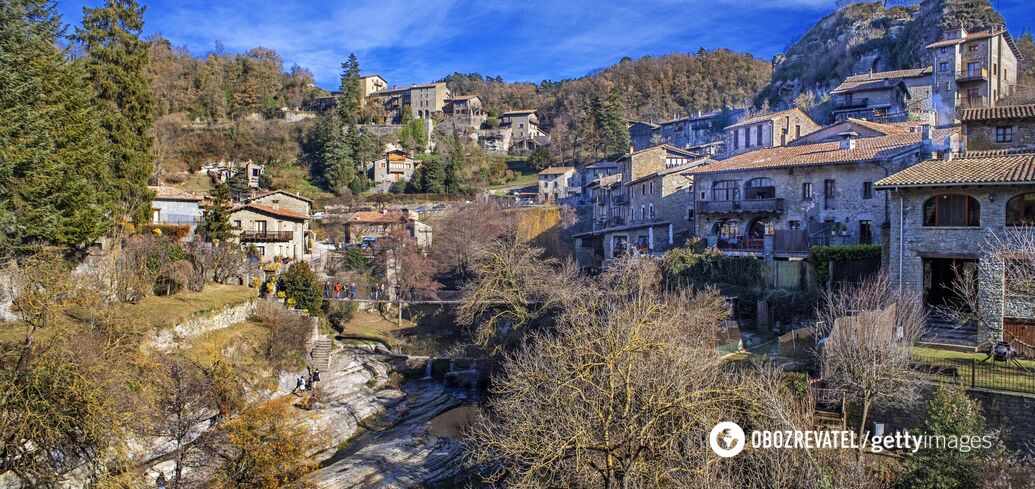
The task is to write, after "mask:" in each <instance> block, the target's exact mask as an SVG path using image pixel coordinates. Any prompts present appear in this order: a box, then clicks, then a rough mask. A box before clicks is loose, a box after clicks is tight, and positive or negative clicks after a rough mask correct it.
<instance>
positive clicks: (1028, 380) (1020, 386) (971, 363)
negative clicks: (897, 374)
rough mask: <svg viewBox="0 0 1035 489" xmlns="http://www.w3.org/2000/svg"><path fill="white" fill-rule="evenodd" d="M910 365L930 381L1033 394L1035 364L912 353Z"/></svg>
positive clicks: (1034, 389) (1034, 391)
mask: <svg viewBox="0 0 1035 489" xmlns="http://www.w3.org/2000/svg"><path fill="white" fill-rule="evenodd" d="M911 367H912V369H913V370H914V371H916V372H918V373H919V374H920V375H922V376H924V378H925V379H926V380H928V381H931V382H946V383H955V384H962V385H963V386H964V387H967V388H970V389H992V390H1000V391H1006V392H1022V393H1027V394H1035V367H1025V366H1023V365H1021V364H1019V363H1014V362H1012V361H1011V362H1010V363H1008V364H1003V363H993V362H992V361H991V360H989V361H987V362H983V361H980V360H978V359H976V358H942V357H931V356H926V355H913V364H912V365H911Z"/></svg>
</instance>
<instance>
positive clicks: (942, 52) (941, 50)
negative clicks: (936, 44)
mask: <svg viewBox="0 0 1035 489" xmlns="http://www.w3.org/2000/svg"><path fill="white" fill-rule="evenodd" d="M946 52H948V51H947V49H946V48H941V49H939V50H938V54H945V53H946Z"/></svg>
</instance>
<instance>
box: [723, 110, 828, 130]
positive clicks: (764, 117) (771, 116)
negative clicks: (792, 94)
mask: <svg viewBox="0 0 1035 489" xmlns="http://www.w3.org/2000/svg"><path fill="white" fill-rule="evenodd" d="M792 112H797V113H798V114H800V115H802V116H805V117H806V118H807V119H809V120H812V118H811V117H809V115H808V114H806V113H805V112H803V111H802V110H801V109H799V108H797V107H795V108H793V109H787V110H781V111H780V112H770V113H768V114H762V115H757V116H755V117H750V118H747V119H743V120H741V121H739V122H737V123H736V124H731V125H729V126H726V129H731V128H734V127H740V126H748V125H751V124H755V123H757V122H763V121H769V120H773V119H776V118H779V117H783V116H786V115H790V114H791V113H792ZM816 125H817V126H818V125H819V124H816Z"/></svg>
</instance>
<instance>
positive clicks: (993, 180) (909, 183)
mask: <svg viewBox="0 0 1035 489" xmlns="http://www.w3.org/2000/svg"><path fill="white" fill-rule="evenodd" d="M1005 183H1035V153H1026V154H1014V155H1003V156H985V155H977V156H975V155H971V154H968V155H965V156H963V157H960V158H954V159H951V160H929V161H923V162H920V163H918V164H916V165H913V166H911V167H909V168H906V169H905V170H902V171H900V172H898V173H896V174H894V175H891V176H889V177H885V178H882V179H881V180H878V181H877V182H876V183H875V184H874V186H876V187H883V188H893V187H937V186H945V185H975V184H1005Z"/></svg>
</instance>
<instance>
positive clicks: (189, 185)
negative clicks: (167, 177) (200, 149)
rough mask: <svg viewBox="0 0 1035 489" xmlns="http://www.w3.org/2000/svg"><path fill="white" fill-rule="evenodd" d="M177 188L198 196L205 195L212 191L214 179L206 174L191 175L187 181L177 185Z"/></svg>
mask: <svg viewBox="0 0 1035 489" xmlns="http://www.w3.org/2000/svg"><path fill="white" fill-rule="evenodd" d="M176 188H178V189H180V190H186V191H188V192H194V193H196V194H198V195H205V194H207V193H209V191H211V190H212V179H211V178H209V176H208V175H207V174H204V173H191V174H190V176H188V177H187V180H184V181H183V183H180V184H178V185H176Z"/></svg>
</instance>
